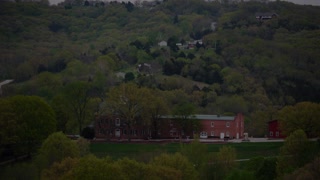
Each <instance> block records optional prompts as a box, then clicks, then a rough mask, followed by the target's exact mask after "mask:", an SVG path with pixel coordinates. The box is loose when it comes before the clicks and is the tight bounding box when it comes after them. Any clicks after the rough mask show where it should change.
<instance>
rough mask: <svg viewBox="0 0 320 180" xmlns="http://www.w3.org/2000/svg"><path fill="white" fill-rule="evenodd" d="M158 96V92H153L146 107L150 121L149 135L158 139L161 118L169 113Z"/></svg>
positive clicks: (164, 103) (162, 99)
mask: <svg viewBox="0 0 320 180" xmlns="http://www.w3.org/2000/svg"><path fill="white" fill-rule="evenodd" d="M160 94H161V92H160V91H157V90H155V91H153V92H152V95H151V96H150V99H149V101H150V104H149V106H147V108H148V112H149V115H150V119H151V124H150V125H151V132H152V133H151V135H152V137H153V138H157V137H158V133H159V129H160V127H161V120H162V118H161V116H163V115H167V113H168V112H169V109H168V106H167V104H166V102H165V101H164V98H162V97H161V95H160ZM159 95H160V96H159Z"/></svg>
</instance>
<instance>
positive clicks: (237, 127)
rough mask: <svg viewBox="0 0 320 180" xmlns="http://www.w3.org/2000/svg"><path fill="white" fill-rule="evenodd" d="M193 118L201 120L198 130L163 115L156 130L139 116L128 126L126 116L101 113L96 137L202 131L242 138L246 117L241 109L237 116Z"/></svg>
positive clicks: (182, 134)
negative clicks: (184, 129)
mask: <svg viewBox="0 0 320 180" xmlns="http://www.w3.org/2000/svg"><path fill="white" fill-rule="evenodd" d="M193 119H194V120H198V121H200V127H199V131H197V132H196V131H193V130H192V129H190V130H187V131H186V132H185V131H183V130H182V127H181V126H180V125H179V123H178V121H177V118H176V117H173V116H163V117H161V119H160V122H161V123H160V124H159V125H158V129H157V130H156V131H155V130H154V128H153V127H152V126H150V125H147V124H144V123H143V122H142V121H139V120H137V122H136V123H135V125H134V126H132V127H131V128H130V129H128V127H127V125H126V121H125V119H121V118H120V117H117V116H99V117H97V118H96V121H95V137H96V138H103V139H128V138H131V139H146V138H161V139H171V138H189V137H190V138H193V136H194V134H199V136H200V138H202V139H207V138H218V139H225V138H232V139H233V138H236V139H241V138H243V133H244V118H243V115H242V114H241V113H239V114H237V115H236V116H219V115H199V114H198V115H195V116H194V117H193Z"/></svg>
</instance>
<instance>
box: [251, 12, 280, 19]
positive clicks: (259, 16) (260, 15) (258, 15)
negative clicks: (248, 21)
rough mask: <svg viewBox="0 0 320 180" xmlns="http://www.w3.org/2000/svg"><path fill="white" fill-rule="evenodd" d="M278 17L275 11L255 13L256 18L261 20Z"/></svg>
mask: <svg viewBox="0 0 320 180" xmlns="http://www.w3.org/2000/svg"><path fill="white" fill-rule="evenodd" d="M276 17H278V15H277V14H276V13H272V12H267V13H256V19H257V20H260V21H263V20H269V19H273V18H276Z"/></svg>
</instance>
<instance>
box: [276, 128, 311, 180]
mask: <svg viewBox="0 0 320 180" xmlns="http://www.w3.org/2000/svg"><path fill="white" fill-rule="evenodd" d="M314 156H315V147H314V146H313V145H312V144H311V143H310V141H309V140H308V139H307V136H306V134H305V133H304V131H303V130H301V129H300V130H296V131H294V132H293V133H291V134H290V136H288V137H287V138H286V140H285V143H284V145H283V147H281V150H280V156H279V158H278V161H277V175H278V177H282V176H283V175H284V174H286V173H291V172H293V171H294V170H295V169H296V168H300V167H302V166H304V165H305V164H306V163H308V162H310V160H311V159H312V158H313V157H314Z"/></svg>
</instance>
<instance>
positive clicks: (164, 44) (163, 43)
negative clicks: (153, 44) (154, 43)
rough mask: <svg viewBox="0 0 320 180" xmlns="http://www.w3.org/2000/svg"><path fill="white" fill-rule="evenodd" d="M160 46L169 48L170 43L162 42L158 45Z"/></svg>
mask: <svg viewBox="0 0 320 180" xmlns="http://www.w3.org/2000/svg"><path fill="white" fill-rule="evenodd" d="M158 45H159V46H160V47H165V46H168V43H167V42H166V41H161V42H159V43H158Z"/></svg>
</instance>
